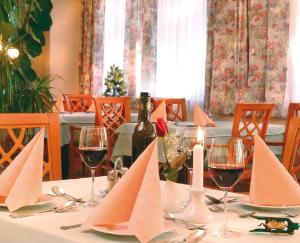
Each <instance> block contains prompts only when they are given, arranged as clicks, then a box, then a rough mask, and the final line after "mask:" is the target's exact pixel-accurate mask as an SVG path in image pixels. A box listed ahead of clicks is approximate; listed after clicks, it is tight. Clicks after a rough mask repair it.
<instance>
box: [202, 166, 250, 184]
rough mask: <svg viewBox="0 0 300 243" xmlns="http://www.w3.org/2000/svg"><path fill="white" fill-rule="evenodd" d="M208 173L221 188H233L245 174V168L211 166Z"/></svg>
mask: <svg viewBox="0 0 300 243" xmlns="http://www.w3.org/2000/svg"><path fill="white" fill-rule="evenodd" d="M208 171H209V174H210V176H211V178H212V179H213V180H214V182H215V183H216V184H217V186H218V187H219V188H221V189H222V188H231V187H233V186H234V185H235V183H236V182H237V181H238V179H239V178H240V176H241V175H242V174H243V172H244V166H243V165H225V164H223V165H222V164H218V165H214V166H209V167H208Z"/></svg>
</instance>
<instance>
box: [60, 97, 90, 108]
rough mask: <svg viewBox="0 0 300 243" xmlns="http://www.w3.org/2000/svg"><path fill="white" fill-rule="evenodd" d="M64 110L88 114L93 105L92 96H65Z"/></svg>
mask: <svg viewBox="0 0 300 243" xmlns="http://www.w3.org/2000/svg"><path fill="white" fill-rule="evenodd" d="M63 97H64V102H65V103H64V109H65V111H68V112H87V111H88V109H89V108H90V106H91V105H92V104H93V100H92V96H91V95H90V94H63Z"/></svg>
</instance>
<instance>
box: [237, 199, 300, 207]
mask: <svg viewBox="0 0 300 243" xmlns="http://www.w3.org/2000/svg"><path fill="white" fill-rule="evenodd" d="M238 202H239V203H240V204H242V205H245V206H248V207H253V208H259V209H262V210H283V209H296V208H300V205H291V206H287V205H282V206H270V205H257V204H253V203H251V202H250V200H249V196H244V197H240V198H239V199H238Z"/></svg>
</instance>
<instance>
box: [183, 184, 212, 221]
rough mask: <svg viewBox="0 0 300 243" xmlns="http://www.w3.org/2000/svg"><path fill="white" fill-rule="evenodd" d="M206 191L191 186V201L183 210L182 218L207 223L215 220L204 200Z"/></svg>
mask: <svg viewBox="0 0 300 243" xmlns="http://www.w3.org/2000/svg"><path fill="white" fill-rule="evenodd" d="M203 197H204V191H200V190H195V189H193V188H191V190H190V198H191V201H190V202H189V204H188V205H187V207H186V208H185V209H184V211H183V212H182V214H181V216H180V219H182V220H184V221H187V222H192V223H196V224H205V223H209V222H211V221H212V220H213V217H212V214H211V213H210V211H209V209H208V207H207V205H206V204H205V202H204V199H203Z"/></svg>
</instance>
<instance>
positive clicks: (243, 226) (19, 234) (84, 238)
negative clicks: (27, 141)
mask: <svg viewBox="0 0 300 243" xmlns="http://www.w3.org/2000/svg"><path fill="white" fill-rule="evenodd" d="M164 184H165V182H163V181H162V182H161V189H162V190H163V187H164ZM53 186H59V187H61V188H63V189H64V190H65V191H66V192H67V193H68V194H71V195H72V196H74V197H80V198H82V199H83V200H88V199H89V195H90V186H91V178H80V179H70V180H61V181H47V182H43V185H42V190H43V193H44V194H51V195H52V194H53V192H52V190H51V188H52V187H53ZM95 186H96V188H97V190H96V191H97V193H96V197H97V200H98V201H99V203H100V204H101V201H102V200H104V197H103V195H102V194H101V193H100V191H101V190H103V189H105V188H106V187H107V178H106V177H105V176H103V177H97V178H96V180H95ZM176 187H177V190H178V195H179V196H180V197H181V200H182V201H184V200H188V198H189V188H190V186H189V185H184V184H178V183H177V184H176ZM205 194H207V195H211V196H214V197H217V198H220V197H221V196H222V195H223V192H222V191H219V190H213V189H206V191H205ZM229 196H230V197H237V198H238V201H237V202H234V203H230V204H229V209H237V210H242V211H244V212H251V211H255V212H256V215H257V216H259V215H260V216H268V217H270V216H274V217H286V215H284V214H283V212H282V211H278V210H272V208H271V207H270V208H255V207H249V206H245V205H243V204H241V202H240V201H241V200H240V198H242V197H244V196H245V195H241V194H236V193H230V194H229ZM158 200H159V199H158ZM64 201H65V199H64V198H62V197H55V196H53V199H52V200H51V201H50V202H49V203H47V204H44V205H39V206H30V207H29V206H28V207H25V208H22V209H19V210H20V211H22V210H23V211H29V212H34V211H36V210H40V209H47V208H50V207H54V206H57V205H59V204H61V203H62V202H64ZM205 202H206V203H208V202H209V200H208V199H206V198H205ZM209 207H210V206H209ZM92 210H93V209H91V208H85V207H82V205H80V204H78V205H77V206H76V207H73V208H72V209H70V210H69V211H66V212H63V213H57V212H46V213H40V214H35V215H33V216H28V217H23V218H12V217H10V213H9V212H8V210H7V208H5V207H0V242H1V243H2V242H3V243H10V242H14V243H19V242H20V243H21V242H22V243H35V242H36V243H38V242H43V243H53V242H55V243H71V242H73V243H75V242H77V243H79V242H81V243H93V242H95V243H99V242H103V243H105V242H111V243H112V242H139V241H138V239H137V238H136V237H135V236H123V235H118V234H113V233H109V234H108V233H104V232H98V231H94V230H92V229H90V228H89V227H88V226H81V227H79V228H73V229H69V230H62V229H61V228H60V227H61V226H66V225H73V224H80V223H83V222H84V221H85V220H86V218H87V217H88V215H89V214H91V212H92ZM145 210H151V209H145ZM289 211H290V212H291V213H297V212H299V208H296V209H293V210H289ZM211 214H212V217H213V220H212V222H211V223H207V224H205V231H206V236H205V238H204V239H203V240H202V241H201V242H203V243H210V242H224V243H225V242H228V243H229V242H230V243H234V242H243V243H253V242H255V243H276V242H287V243H299V242H300V231H299V230H296V231H295V233H294V234H293V235H277V234H272V233H252V232H249V231H250V230H253V229H255V228H257V227H259V226H258V225H259V224H260V223H262V221H261V220H258V219H256V218H252V217H246V218H241V217H239V216H238V214H237V213H235V212H229V213H228V217H227V219H228V225H229V227H230V228H232V229H234V230H236V231H238V232H240V233H241V235H240V237H237V238H228V239H223V238H214V237H213V236H212V235H211V234H210V233H211V231H213V230H215V229H217V228H219V227H221V226H222V224H223V218H224V214H223V213H220V212H211ZM175 217H180V213H177V214H175ZM290 219H291V220H292V221H293V222H297V223H300V216H296V217H293V218H290ZM141 227H143V226H142V225H141ZM191 232H193V231H191V230H189V229H187V227H186V226H185V225H184V224H182V223H175V225H174V228H173V229H172V230H171V231H170V232H166V233H163V234H161V235H159V236H157V237H155V238H154V239H153V240H152V241H151V242H152V243H156V242H168V241H169V240H174V239H181V238H182V237H184V236H187V235H189V234H191Z"/></svg>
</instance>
